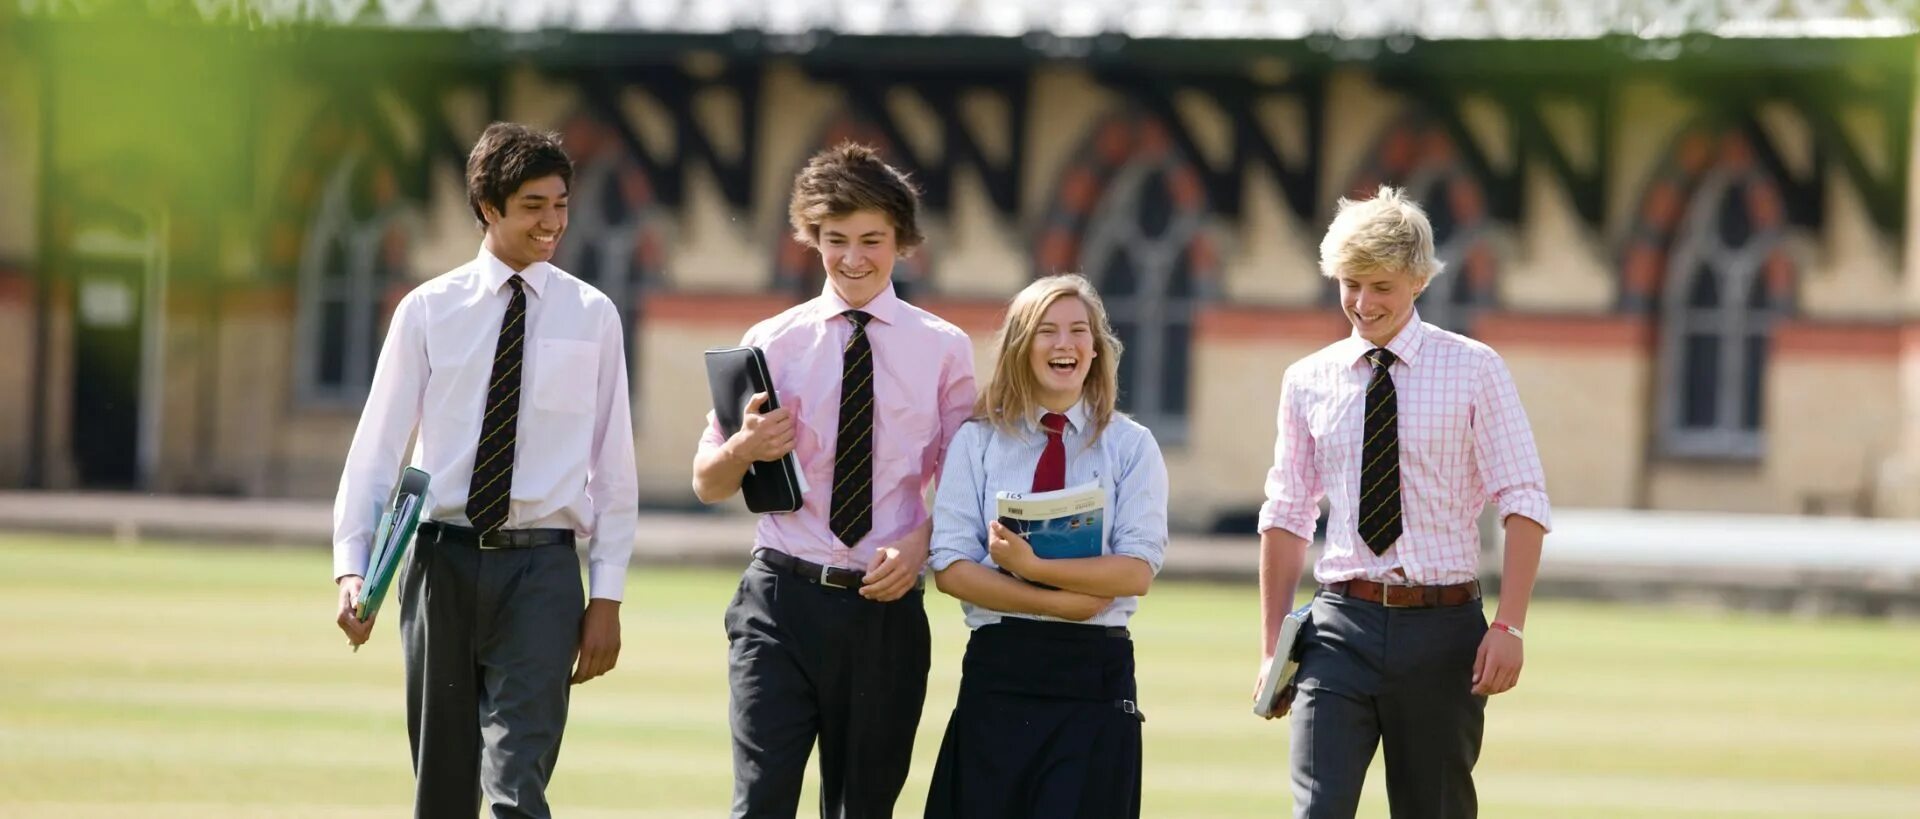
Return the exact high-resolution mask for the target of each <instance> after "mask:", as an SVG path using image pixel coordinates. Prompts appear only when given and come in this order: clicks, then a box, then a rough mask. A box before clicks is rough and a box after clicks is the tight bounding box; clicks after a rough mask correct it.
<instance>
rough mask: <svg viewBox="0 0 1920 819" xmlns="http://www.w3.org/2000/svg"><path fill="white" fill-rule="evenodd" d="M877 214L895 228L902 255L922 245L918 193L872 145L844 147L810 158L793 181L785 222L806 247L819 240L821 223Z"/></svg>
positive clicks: (894, 237) (904, 176)
mask: <svg viewBox="0 0 1920 819" xmlns="http://www.w3.org/2000/svg"><path fill="white" fill-rule="evenodd" d="M861 210H872V211H879V212H880V213H881V214H883V215H885V216H886V217H887V220H888V221H891V222H892V223H893V239H894V245H895V246H896V247H898V248H899V249H900V255H902V256H905V255H909V254H911V253H912V252H913V249H914V248H916V247H919V246H920V243H921V242H923V241H925V240H926V236H925V235H923V234H922V233H921V232H920V192H919V191H918V190H916V189H915V188H914V186H913V182H911V181H910V180H908V179H907V175H906V174H905V173H902V172H901V171H900V170H899V169H897V168H895V167H893V166H892V165H888V164H887V163H886V162H883V161H881V159H880V153H879V152H878V151H875V150H874V149H873V148H872V147H871V146H867V145H861V144H859V143H857V142H842V143H840V144H838V145H835V146H833V147H831V148H828V149H826V150H824V151H821V152H820V153H817V154H814V155H813V159H812V160H811V161H809V162H807V167H805V168H803V169H801V171H800V176H799V177H798V178H796V179H794V180H793V200H792V201H791V202H789V203H788V204H787V220H788V221H789V222H791V223H792V224H793V238H795V239H797V240H799V241H800V243H801V244H804V245H806V246H808V247H815V246H817V245H818V244H819V241H820V223H821V222H823V221H826V220H827V219H831V218H834V217H839V216H846V215H848V214H851V213H853V212H854V211H861Z"/></svg>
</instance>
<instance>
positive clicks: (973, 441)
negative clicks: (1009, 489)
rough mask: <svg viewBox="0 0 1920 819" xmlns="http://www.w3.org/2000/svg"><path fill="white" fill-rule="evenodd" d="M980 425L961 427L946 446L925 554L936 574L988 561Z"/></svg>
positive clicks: (982, 447) (982, 437) (969, 424)
mask: <svg viewBox="0 0 1920 819" xmlns="http://www.w3.org/2000/svg"><path fill="white" fill-rule="evenodd" d="M983 424H984V422H976V423H968V424H963V425H961V427H960V431H959V432H957V433H955V434H954V436H953V441H952V443H950V444H948V446H947V453H946V463H945V465H944V466H943V467H942V468H941V470H940V485H939V487H938V488H937V489H936V490H935V491H934V494H933V541H932V545H931V546H930V547H929V548H928V550H927V565H929V566H931V567H932V568H933V570H934V571H936V572H938V571H943V570H945V569H946V568H947V567H948V566H951V565H953V564H954V563H956V562H958V561H961V560H971V561H973V562H975V563H984V562H986V559H987V506H986V491H985V489H984V481H985V479H986V476H984V475H982V474H980V465H981V461H982V460H983V456H984V455H985V452H984V447H985V446H986V443H987V436H986V435H984V434H981V431H982V429H983V426H982V425H983Z"/></svg>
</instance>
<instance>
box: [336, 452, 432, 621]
mask: <svg viewBox="0 0 1920 819" xmlns="http://www.w3.org/2000/svg"><path fill="white" fill-rule="evenodd" d="M426 504H427V473H425V472H422V471H420V470H418V469H414V468H413V467H411V466H409V467H407V468H406V471H404V472H401V473H400V485H399V486H397V487H394V490H393V503H392V504H391V505H390V506H388V507H387V510H386V512H384V513H382V514H381V515H380V527H379V529H378V530H377V531H375V532H374V535H373V554H372V555H371V556H370V557H369V558H368V559H367V582H365V583H363V584H361V586H360V596H359V598H357V599H355V600H354V601H353V616H354V617H357V618H359V620H360V622H362V623H364V622H366V621H368V620H371V619H373V615H375V614H377V613H378V612H379V611H380V603H381V601H383V600H386V599H387V587H388V586H391V585H393V575H394V573H395V572H396V571H397V570H398V569H399V567H400V558H401V557H403V556H405V555H406V553H407V547H408V546H409V545H411V544H412V543H413V533H414V530H416V529H419V528H420V512H421V510H422V509H423V508H424V507H425V506H426Z"/></svg>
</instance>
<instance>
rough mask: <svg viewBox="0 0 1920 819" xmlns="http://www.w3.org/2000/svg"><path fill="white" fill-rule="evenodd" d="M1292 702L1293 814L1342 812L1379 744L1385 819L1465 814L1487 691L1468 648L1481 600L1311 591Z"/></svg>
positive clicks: (1479, 622)
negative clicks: (1378, 598)
mask: <svg viewBox="0 0 1920 819" xmlns="http://www.w3.org/2000/svg"><path fill="white" fill-rule="evenodd" d="M1308 629H1309V631H1308V633H1307V636H1306V642H1305V644H1304V645H1303V648H1302V652H1301V656H1300V672H1299V678H1298V679H1299V686H1300V687H1299V692H1298V694H1297V695H1296V698H1295V701H1294V704H1293V713H1292V716H1291V717H1290V718H1291V719H1292V720H1293V803H1294V809H1293V815H1294V816H1295V817H1296V819H1333V817H1339V819H1349V818H1350V817H1352V816H1353V815H1354V813H1355V811H1357V810H1358V809H1359V803H1360V787H1361V784H1362V783H1363V782H1364V781H1365V779H1366V775H1367V766H1368V765H1369V764H1370V763H1371V762H1372V761H1373V752H1374V750H1375V749H1376V748H1378V747H1380V746H1381V745H1382V744H1384V745H1385V746H1386V752H1387V760H1386V761H1387V801H1388V803H1389V805H1390V806H1391V807H1392V815H1393V816H1394V817H1395V819H1402V818H1403V817H1420V818H1421V819H1426V818H1427V817H1432V819H1472V817H1474V816H1477V815H1478V814H1479V810H1480V807H1479V800H1478V797H1477V796H1476V795H1475V793H1474V789H1473V765H1474V762H1475V761H1476V760H1478V759H1479V758H1480V738H1481V732H1482V729H1483V728H1484V726H1485V715H1486V705H1487V698H1486V697H1481V696H1475V695H1474V694H1473V692H1472V688H1473V682H1472V681H1473V658H1474V655H1475V654H1476V653H1477V652H1478V650H1479V647H1480V640H1481V638H1482V637H1483V636H1484V635H1485V634H1486V631H1487V621H1486V614H1485V611H1484V609H1483V608H1482V606H1481V603H1480V601H1478V600H1476V601H1474V602H1472V603H1467V604H1465V605H1460V606H1452V607H1448V608H1430V609H1401V608H1396V609H1389V608H1385V607H1383V606H1381V605H1380V604H1378V603H1368V602H1365V601H1362V600H1355V599H1353V598H1351V597H1344V596H1341V595H1337V594H1332V593H1330V592H1321V593H1320V594H1319V595H1318V596H1317V597H1315V598H1314V601H1313V620H1312V622H1311V623H1310V624H1309V625H1308Z"/></svg>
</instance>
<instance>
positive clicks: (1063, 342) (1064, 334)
mask: <svg viewBox="0 0 1920 819" xmlns="http://www.w3.org/2000/svg"><path fill="white" fill-rule="evenodd" d="M1093 342H1094V338H1093V319H1092V317H1091V316H1090V315H1089V314H1088V312H1087V305H1086V303H1085V302H1082V301H1081V300H1080V299H1079V298H1078V297H1076V296H1072V295H1063V296H1061V297H1059V298H1057V299H1054V301H1053V304H1051V305H1048V306H1047V311H1046V312H1045V313H1043V314H1041V316H1040V324H1039V326H1037V327H1035V328H1034V331H1033V342H1032V343H1031V344H1029V345H1028V348H1027V361H1028V363H1030V364H1031V365H1032V366H1033V377H1034V381H1035V382H1036V383H1037V384H1038V385H1039V395H1038V398H1039V399H1040V405H1041V406H1044V407H1046V408H1047V409H1049V410H1052V411H1054V412H1066V411H1067V409H1068V408H1070V407H1072V406H1073V405H1074V404H1075V403H1076V402H1078V401H1079V400H1080V390H1081V388H1082V387H1083V386H1085V384H1086V383H1087V373H1088V371H1090V370H1091V369H1092V368H1093V360H1094V357H1095V355H1096V353H1095V352H1094V344H1093Z"/></svg>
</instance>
